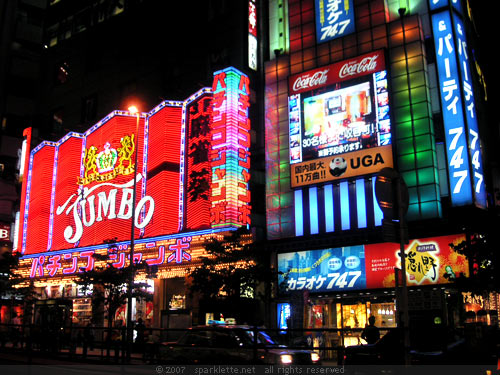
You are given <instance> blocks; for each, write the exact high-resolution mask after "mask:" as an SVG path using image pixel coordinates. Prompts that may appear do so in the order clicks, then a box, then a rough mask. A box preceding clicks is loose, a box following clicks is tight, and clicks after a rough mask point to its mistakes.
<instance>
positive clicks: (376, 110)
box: [289, 52, 392, 187]
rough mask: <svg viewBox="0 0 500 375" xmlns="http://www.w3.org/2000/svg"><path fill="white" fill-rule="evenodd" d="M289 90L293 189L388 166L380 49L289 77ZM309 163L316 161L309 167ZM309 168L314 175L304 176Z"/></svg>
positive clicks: (388, 135)
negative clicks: (381, 150) (379, 151)
mask: <svg viewBox="0 0 500 375" xmlns="http://www.w3.org/2000/svg"><path fill="white" fill-rule="evenodd" d="M377 59H379V60H380V61H378V60H377ZM289 90H290V91H291V95H290V96H289V142H290V164H291V166H292V187H298V186H302V185H309V184H314V183H319V182H326V181H331V180H335V179H339V178H346V177H354V176H359V175H363V174H368V173H376V172H377V171H378V170H380V169H381V168H382V167H388V166H392V147H391V143H392V136H391V117H390V115H391V114H390V104H389V90H388V79H387V71H386V70H385V66H384V64H383V53H382V52H380V53H379V54H376V53H375V54H373V55H372V56H361V57H360V58H358V59H351V60H346V61H345V62H341V63H337V64H334V65H331V66H328V67H325V68H323V69H321V70H320V69H316V70H315V71H312V72H305V73H303V74H302V75H298V76H294V77H293V78H292V79H291V80H290V89H289ZM386 146H388V147H386ZM383 147H386V148H387V149H386V150H384V151H383V154H378V153H377V152H376V150H378V149H380V148H383ZM312 161H315V162H316V163H315V165H314V166H312V167H311V162H312ZM320 161H321V162H320ZM294 166H297V167H299V168H294ZM301 167H304V168H301ZM313 171H315V172H317V174H314V176H313V175H311V176H310V177H306V176H305V175H304V172H313ZM313 173H314V172H313Z"/></svg>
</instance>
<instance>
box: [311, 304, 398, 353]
mask: <svg viewBox="0 0 500 375" xmlns="http://www.w3.org/2000/svg"><path fill="white" fill-rule="evenodd" d="M305 312H306V319H305V326H306V328H315V329H321V328H336V329H337V331H333V332H332V331H330V332H328V331H325V332H321V331H312V334H311V340H312V344H313V346H322V345H324V344H326V345H328V346H334V347H339V346H344V347H345V346H351V345H359V344H366V342H365V340H363V339H362V338H361V332H362V330H363V329H364V328H365V326H366V325H367V323H368V318H369V317H370V316H371V315H373V316H374V317H375V325H376V326H377V327H379V329H380V330H381V334H383V333H384V332H383V331H384V329H388V328H393V327H396V304H395V300H394V297H393V296H390V295H383V296H370V297H368V296H366V297H348V296H346V297H344V298H328V297H327V298H311V300H310V303H309V304H307V305H306V308H305Z"/></svg>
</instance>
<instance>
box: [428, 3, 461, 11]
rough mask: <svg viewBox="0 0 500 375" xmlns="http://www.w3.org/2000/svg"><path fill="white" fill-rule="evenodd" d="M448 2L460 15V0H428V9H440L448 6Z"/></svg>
mask: <svg viewBox="0 0 500 375" xmlns="http://www.w3.org/2000/svg"><path fill="white" fill-rule="evenodd" d="M450 2H451V5H452V6H453V8H455V10H456V11H457V12H459V13H462V3H461V1H460V0H430V8H431V10H436V9H440V8H443V7H446V6H449V4H450Z"/></svg>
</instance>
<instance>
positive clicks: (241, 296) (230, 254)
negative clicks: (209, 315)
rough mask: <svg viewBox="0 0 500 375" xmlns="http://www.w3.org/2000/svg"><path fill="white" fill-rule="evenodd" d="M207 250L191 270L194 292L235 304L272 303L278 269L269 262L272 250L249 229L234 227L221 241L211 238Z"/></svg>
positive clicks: (203, 297) (190, 280)
mask: <svg viewBox="0 0 500 375" xmlns="http://www.w3.org/2000/svg"><path fill="white" fill-rule="evenodd" d="M205 250H206V251H207V253H208V256H205V257H203V258H202V260H201V265H200V266H198V267H196V268H193V269H191V270H190V272H189V285H188V288H189V292H190V294H191V295H193V294H194V293H199V294H200V296H201V297H202V299H205V300H212V301H218V302H227V303H226V305H230V306H233V307H236V306H245V303H246V305H247V306H248V302H254V303H257V302H262V303H264V306H265V308H267V307H268V306H269V303H268V302H269V300H270V296H271V290H272V284H273V282H274V281H275V280H276V279H277V278H276V276H277V273H276V271H275V269H274V268H272V267H271V265H270V254H269V252H268V251H266V250H265V247H264V246H262V245H261V244H260V243H257V242H252V240H251V236H250V233H249V232H248V230H247V229H245V228H243V227H242V228H240V229H238V230H236V231H233V232H231V233H229V234H228V235H226V236H225V237H224V239H223V240H222V241H219V240H217V239H216V238H211V239H209V240H208V241H206V242H205ZM265 315H266V316H268V313H267V312H266V314H265Z"/></svg>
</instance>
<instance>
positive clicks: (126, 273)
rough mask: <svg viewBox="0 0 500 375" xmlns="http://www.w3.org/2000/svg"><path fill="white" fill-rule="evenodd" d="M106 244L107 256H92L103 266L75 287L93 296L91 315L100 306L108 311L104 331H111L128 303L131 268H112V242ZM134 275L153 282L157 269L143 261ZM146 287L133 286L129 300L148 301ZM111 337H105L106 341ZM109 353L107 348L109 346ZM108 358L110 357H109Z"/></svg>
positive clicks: (136, 266) (99, 309) (83, 278)
mask: <svg viewBox="0 0 500 375" xmlns="http://www.w3.org/2000/svg"><path fill="white" fill-rule="evenodd" d="M105 242H106V243H107V244H108V252H107V253H106V254H104V255H100V254H94V255H93V257H94V259H95V260H96V261H104V262H105V263H104V265H103V266H100V267H95V268H94V269H93V270H91V271H86V272H82V273H81V274H80V275H79V277H78V279H77V280H76V281H75V282H76V284H78V285H80V286H81V288H82V292H84V293H85V294H86V293H88V292H92V311H93V312H99V311H101V307H102V306H103V305H105V306H106V308H107V312H108V314H107V317H108V319H107V328H108V329H111V327H112V324H113V317H114V316H115V313H116V311H117V309H118V308H119V307H120V306H122V305H123V304H125V303H126V302H127V297H128V282H129V279H130V272H131V271H130V268H129V267H123V268H115V267H114V266H113V265H112V264H111V259H110V255H113V254H116V253H117V248H116V247H115V245H114V244H115V240H114V239H112V240H107V241H105ZM134 269H135V273H136V274H137V273H138V272H143V273H146V275H147V277H148V278H154V277H155V273H156V269H154V268H153V267H150V266H149V265H148V264H147V263H146V262H145V261H142V262H140V263H136V264H135V265H134ZM147 287H148V285H147V284H146V283H143V282H134V283H133V284H132V297H135V298H137V299H139V300H141V299H146V300H151V299H152V295H151V294H150V293H148V292H147ZM109 337H110V335H109V334H108V339H109ZM108 351H109V346H108ZM108 355H109V353H108Z"/></svg>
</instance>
